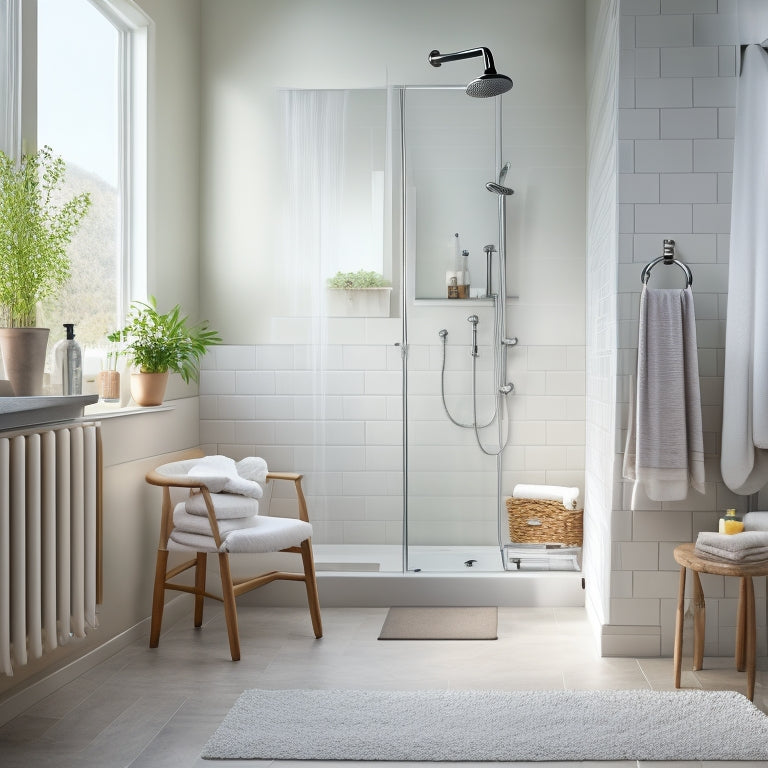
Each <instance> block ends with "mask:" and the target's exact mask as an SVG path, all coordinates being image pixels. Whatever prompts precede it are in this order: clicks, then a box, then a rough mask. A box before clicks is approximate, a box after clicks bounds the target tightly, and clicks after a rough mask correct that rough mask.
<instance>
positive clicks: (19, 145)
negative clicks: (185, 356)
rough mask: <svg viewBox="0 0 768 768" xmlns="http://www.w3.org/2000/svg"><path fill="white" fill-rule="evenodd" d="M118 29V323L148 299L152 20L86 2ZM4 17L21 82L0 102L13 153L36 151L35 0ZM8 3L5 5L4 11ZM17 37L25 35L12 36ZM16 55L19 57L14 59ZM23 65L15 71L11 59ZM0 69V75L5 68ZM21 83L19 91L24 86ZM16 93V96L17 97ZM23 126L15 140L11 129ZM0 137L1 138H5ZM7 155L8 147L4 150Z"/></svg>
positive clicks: (12, 1) (128, 8) (126, 8)
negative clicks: (11, 112)
mask: <svg viewBox="0 0 768 768" xmlns="http://www.w3.org/2000/svg"><path fill="white" fill-rule="evenodd" d="M88 2H90V3H91V4H92V5H93V6H94V7H95V8H97V9H98V10H99V11H100V12H101V13H102V14H103V15H104V17H105V18H106V19H107V20H108V21H109V22H110V23H111V24H112V25H113V26H114V27H115V29H116V30H117V32H118V52H119V53H118V55H119V61H118V89H119V91H118V93H119V105H118V152H119V168H118V188H119V190H120V200H121V211H120V224H121V227H120V234H119V239H120V241H119V248H120V265H121V267H120V268H121V273H120V275H119V279H120V290H119V291H118V296H117V318H116V321H117V322H118V323H121V322H122V321H123V320H124V318H125V315H126V313H127V311H128V308H129V306H130V302H131V301H132V300H133V299H136V298H146V296H147V242H148V234H147V211H148V203H147V200H148V191H147V184H148V174H147V157H148V152H147V141H148V138H147V137H148V125H149V106H148V105H149V49H150V36H151V35H152V21H151V19H150V18H149V17H148V16H147V15H146V14H145V13H144V11H143V10H141V8H139V6H138V5H136V3H135V2H133V0H88ZM0 4H2V5H3V8H2V9H1V10H2V11H3V12H4V13H0V19H3V18H6V17H7V18H8V19H9V20H10V22H9V25H8V31H7V34H8V36H9V55H8V56H7V60H8V62H10V63H9V64H7V65H6V67H5V68H6V69H8V70H9V71H12V70H13V69H15V70H16V72H17V73H18V75H19V77H20V80H21V82H20V83H18V82H16V83H11V82H6V83H4V84H3V85H2V86H0V90H1V91H2V93H0V96H2V97H3V98H2V99H0V103H8V104H11V105H12V106H14V107H15V109H16V110H17V115H16V116H15V117H11V118H9V119H8V120H7V125H9V126H11V130H8V131H7V132H8V133H9V136H8V137H7V140H8V141H9V142H12V143H9V149H10V151H11V153H12V154H14V155H18V154H24V153H27V152H34V151H36V149H37V0H0ZM6 6H7V7H6ZM14 35H18V36H19V37H20V45H19V39H18V38H17V39H16V40H14V39H13V37H14ZM13 56H17V57H18V59H13V58H12V57H13ZM18 60H20V65H19V66H17V67H13V66H12V65H13V63H14V61H18ZM0 71H1V70H0ZM19 85H20V88H19ZM17 94H18V95H17ZM16 124H17V125H19V126H20V128H19V134H18V137H16V136H15V135H14V134H13V131H12V128H13V126H14V125H16ZM0 138H2V137H0ZM6 151H7V150H6Z"/></svg>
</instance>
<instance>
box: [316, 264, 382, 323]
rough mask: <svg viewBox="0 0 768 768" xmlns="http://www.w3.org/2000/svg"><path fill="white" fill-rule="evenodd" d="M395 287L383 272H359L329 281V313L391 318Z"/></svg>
mask: <svg viewBox="0 0 768 768" xmlns="http://www.w3.org/2000/svg"><path fill="white" fill-rule="evenodd" d="M391 291H392V288H391V286H390V284H389V282H388V281H386V280H385V279H384V278H383V277H382V275H381V274H380V273H379V272H372V271H367V270H365V269H359V270H358V271H357V272H337V273H336V274H335V275H334V276H333V277H330V278H328V314H329V315H330V316H340V317H389V295H390V293H391Z"/></svg>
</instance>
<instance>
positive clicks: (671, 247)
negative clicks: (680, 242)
mask: <svg viewBox="0 0 768 768" xmlns="http://www.w3.org/2000/svg"><path fill="white" fill-rule="evenodd" d="M662 262H663V263H664V264H677V266H678V267H680V269H682V270H683V272H684V273H685V287H686V288H690V287H691V286H692V285H693V272H691V269H690V267H689V266H688V265H687V264H685V263H684V262H682V261H680V260H679V259H676V258H675V241H674V240H665V241H664V253H663V255H662V256H659V257H658V258H656V259H654V260H653V261H649V262H648V263H647V264H646V265H645V266H644V267H643V271H642V272H641V273H640V281H641V282H642V283H643V285H645V284H646V283H647V282H648V280H649V278H650V277H651V270H652V269H653V268H654V267H655V266H656V265H657V264H661V263H662Z"/></svg>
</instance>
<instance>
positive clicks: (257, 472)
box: [235, 456, 267, 483]
mask: <svg viewBox="0 0 768 768" xmlns="http://www.w3.org/2000/svg"><path fill="white" fill-rule="evenodd" d="M235 468H236V469H237V474H238V475H240V477H243V478H245V479H246V480H252V481H253V482H254V483H266V482H267V462H266V461H264V459H262V458H261V457H260V456H246V457H245V458H244V459H240V461H238V462H237V464H235Z"/></svg>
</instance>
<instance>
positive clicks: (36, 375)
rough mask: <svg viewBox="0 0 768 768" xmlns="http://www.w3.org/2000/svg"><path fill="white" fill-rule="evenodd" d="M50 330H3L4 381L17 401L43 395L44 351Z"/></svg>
mask: <svg viewBox="0 0 768 768" xmlns="http://www.w3.org/2000/svg"><path fill="white" fill-rule="evenodd" d="M50 332H51V330H50V328H0V351H2V354H3V368H4V369H5V378H6V379H8V380H9V381H10V382H11V386H12V387H13V393H14V395H16V397H28V396H31V395H42V394H43V371H44V370H45V351H46V347H47V345H48V335H49V333H50Z"/></svg>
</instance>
